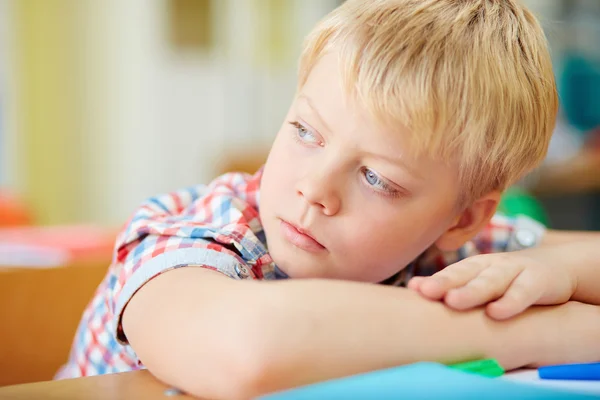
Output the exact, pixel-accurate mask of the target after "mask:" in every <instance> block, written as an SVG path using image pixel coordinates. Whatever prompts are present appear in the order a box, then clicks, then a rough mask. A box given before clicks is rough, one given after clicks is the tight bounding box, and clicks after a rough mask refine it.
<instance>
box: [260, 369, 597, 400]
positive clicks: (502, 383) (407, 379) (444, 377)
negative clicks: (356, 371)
mask: <svg viewBox="0 0 600 400" xmlns="http://www.w3.org/2000/svg"><path fill="white" fill-rule="evenodd" d="M598 398H599V397H597V396H592V395H588V394H582V393H571V392H566V391H562V390H554V389H549V388H543V387H536V386H533V385H527V384H522V383H515V382H510V381H507V380H503V379H498V378H486V377H482V376H478V375H474V374H470V373H465V372H460V371H457V370H454V369H451V368H448V367H446V366H444V365H441V364H437V363H416V364H411V365H406V366H402V367H397V368H390V369H385V370H381V371H375V372H371V373H367V374H361V375H355V376H351V377H347V378H342V379H336V380H331V381H327V382H321V383H317V384H314V385H309V386H304V387H301V388H297V389H293V390H288V391H285V392H279V393H275V394H271V395H268V396H264V397H261V399H263V400H316V399H327V400H337V399H339V400H342V399H343V400H351V399H378V400H386V399H411V400H412V399H415V400H421V399H445V400H454V399H456V400H459V399H460V400H470V399H472V400H481V399H486V400H506V399H511V400H512V399H528V400H533V399H544V400H559V399H560V400H563V399H573V400H584V399H598Z"/></svg>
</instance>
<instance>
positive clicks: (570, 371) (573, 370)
mask: <svg viewBox="0 0 600 400" xmlns="http://www.w3.org/2000/svg"><path fill="white" fill-rule="evenodd" d="M538 374H539V376H540V378H541V379H572V380H584V381H600V362H596V363H587V364H559V365H548V366H545V367H540V368H538Z"/></svg>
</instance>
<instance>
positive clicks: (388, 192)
mask: <svg viewBox="0 0 600 400" xmlns="http://www.w3.org/2000/svg"><path fill="white" fill-rule="evenodd" d="M362 174H363V175H364V177H365V181H366V182H367V184H368V185H369V186H370V187H372V188H373V189H375V192H376V193H378V194H383V195H385V196H391V197H397V196H399V195H400V193H401V192H400V191H399V190H397V189H394V188H393V187H392V186H391V185H390V184H388V183H387V182H386V181H385V180H384V179H382V178H381V177H380V176H379V175H378V174H377V172H375V171H373V170H372V169H369V168H363V170H362Z"/></svg>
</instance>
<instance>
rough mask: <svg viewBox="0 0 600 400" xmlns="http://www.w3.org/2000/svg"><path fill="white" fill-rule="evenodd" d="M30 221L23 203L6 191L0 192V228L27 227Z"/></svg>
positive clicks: (28, 212)
mask: <svg viewBox="0 0 600 400" xmlns="http://www.w3.org/2000/svg"><path fill="white" fill-rule="evenodd" d="M32 220H33V218H32V216H31V213H30V211H29V209H28V208H27V206H26V205H25V203H24V202H23V201H21V200H20V199H19V198H18V197H17V196H15V195H14V194H12V193H10V192H8V191H6V190H0V227H6V226H18V225H29V224H31V223H32Z"/></svg>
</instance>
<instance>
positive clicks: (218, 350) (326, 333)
mask: <svg viewBox="0 0 600 400" xmlns="http://www.w3.org/2000/svg"><path fill="white" fill-rule="evenodd" d="M123 325H124V330H125V334H126V335H127V338H128V340H129V341H130V343H131V345H132V346H133V348H134V350H135V351H136V352H137V354H138V356H139V357H140V359H141V360H142V361H143V362H144V364H145V365H146V367H147V368H148V369H149V370H150V372H152V373H153V374H154V375H155V376H157V377H158V378H159V379H161V380H163V381H165V382H167V383H169V384H171V385H175V386H177V387H180V388H181V389H183V390H185V391H187V392H189V393H191V394H194V395H197V396H200V397H207V398H215V399H227V398H250V397H253V396H257V395H259V394H263V393H267V392H271V391H275V390H279V389H283V388H289V387H293V386H298V385H302V384H307V383H311V382H316V381H321V380H325V379H329V378H335V377H341V376H346V375H350V374H355V373H360V372H365V371H370V370H374V369H380V368H385V367H391V366H395V365H400V364H406V363H411V362H415V361H421V360H434V361H441V362H457V361H463V360H467V359H473V358H480V357H494V358H497V359H498V360H499V361H500V363H501V364H502V365H503V366H504V367H505V368H508V369H511V368H517V367H521V366H525V365H529V364H546V363H555V362H571V361H573V362H574V361H581V362H583V361H598V360H600V344H599V342H598V341H597V338H598V337H599V336H600V308H599V307H596V306H591V305H586V304H581V303H576V302H569V303H567V304H564V305H561V306H552V307H533V308H531V309H529V310H528V311H526V312H525V313H523V315H521V316H519V317H516V318H514V319H511V320H510V321H501V322H498V321H493V320H491V319H489V318H488V317H486V315H485V314H484V312H483V311H482V310H479V309H478V310H474V311H469V312H455V311H452V310H450V309H448V308H447V307H445V306H444V305H443V304H441V303H438V302H432V301H428V300H425V299H423V298H421V297H420V296H419V295H418V294H416V293H412V292H411V291H409V290H405V289H401V288H396V287H385V286H379V285H373V284H361V283H351V282H341V281H325V280H289V281H277V282H255V281H235V280H232V279H229V278H226V277H223V276H222V275H220V274H219V273H215V272H213V271H209V270H205V269H201V268H191V267H186V268H180V269H176V270H173V271H170V272H166V273H164V274H162V275H159V276H158V277H156V278H154V279H153V280H151V281H150V282H148V283H147V284H145V285H144V286H143V287H142V288H141V289H140V290H139V291H138V293H137V294H135V295H134V296H133V298H132V299H131V301H130V303H129V305H128V306H127V308H126V309H125V312H124V315H123Z"/></svg>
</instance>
